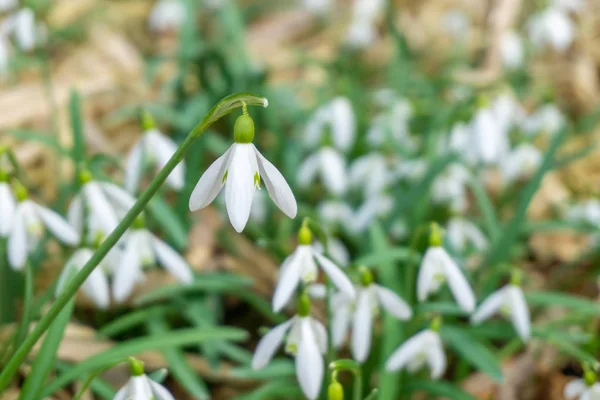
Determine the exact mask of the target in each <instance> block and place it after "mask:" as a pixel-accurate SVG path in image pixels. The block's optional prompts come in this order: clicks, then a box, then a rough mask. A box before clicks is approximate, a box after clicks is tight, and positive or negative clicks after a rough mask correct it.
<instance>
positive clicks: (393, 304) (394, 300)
mask: <svg viewBox="0 0 600 400" xmlns="http://www.w3.org/2000/svg"><path fill="white" fill-rule="evenodd" d="M374 286H375V293H376V294H377V298H378V299H379V302H380V303H381V306H382V307H383V308H384V309H385V310H386V311H387V312H388V313H390V314H392V315H393V316H395V317H396V318H398V319H402V320H406V319H410V318H411V317H412V311H411V309H410V307H409V306H408V304H406V302H405V301H404V300H402V299H401V298H400V296H398V295H397V294H396V293H394V292H393V291H391V290H390V289H387V288H385V287H383V286H379V285H374Z"/></svg>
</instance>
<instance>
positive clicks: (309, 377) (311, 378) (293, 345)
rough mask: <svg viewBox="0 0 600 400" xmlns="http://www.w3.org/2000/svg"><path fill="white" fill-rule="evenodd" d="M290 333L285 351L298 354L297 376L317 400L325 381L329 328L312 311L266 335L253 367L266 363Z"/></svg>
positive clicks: (305, 393) (308, 395)
mask: <svg viewBox="0 0 600 400" xmlns="http://www.w3.org/2000/svg"><path fill="white" fill-rule="evenodd" d="M299 314H300V313H299ZM288 332H289V333H288ZM286 334H287V338H286V339H285V351H286V353H289V354H291V355H293V356H295V358H296V377H297V378H298V382H299V383H300V387H301V388H302V391H303V392H304V395H305V396H306V397H307V398H309V399H310V400H314V399H316V398H317V397H318V396H319V391H320V390H321V384H322V382H323V373H324V367H323V354H325V352H326V351H327V330H326V329H325V327H324V326H323V324H321V323H320V322H319V321H317V320H315V319H314V318H312V317H310V316H309V315H296V316H294V317H293V318H291V319H290V320H288V321H287V322H284V323H283V324H280V325H277V326H275V327H274V328H273V329H271V330H270V331H269V332H268V333H267V334H266V335H265V336H263V338H262V339H261V340H260V342H258V345H257V346H256V350H255V351H254V356H253V357H252V368H253V369H255V370H258V369H261V368H263V367H265V366H266V365H267V364H268V363H269V361H271V359H272V358H273V355H274V354H275V352H276V351H277V349H278V348H279V347H280V346H281V344H282V343H283V341H284V338H285V336H286Z"/></svg>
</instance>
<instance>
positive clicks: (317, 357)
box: [296, 317, 324, 400]
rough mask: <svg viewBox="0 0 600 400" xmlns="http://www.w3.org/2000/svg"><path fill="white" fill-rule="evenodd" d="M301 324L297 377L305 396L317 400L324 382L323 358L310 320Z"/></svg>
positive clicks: (304, 319) (303, 320)
mask: <svg viewBox="0 0 600 400" xmlns="http://www.w3.org/2000/svg"><path fill="white" fill-rule="evenodd" d="M300 324H301V325H300V335H301V340H300V343H299V344H298V354H297V356H296V376H297V378H298V383H300V387H301V388H302V391H303V392H304V395H305V396H306V397H307V398H308V399H310V400H315V399H316V398H317V397H318V396H319V392H320V391H321V384H322V382H323V372H324V368H323V358H322V356H321V353H320V351H319V347H318V345H317V341H316V338H315V335H314V331H313V329H312V327H311V325H310V318H306V317H305V318H302V321H301V322H300Z"/></svg>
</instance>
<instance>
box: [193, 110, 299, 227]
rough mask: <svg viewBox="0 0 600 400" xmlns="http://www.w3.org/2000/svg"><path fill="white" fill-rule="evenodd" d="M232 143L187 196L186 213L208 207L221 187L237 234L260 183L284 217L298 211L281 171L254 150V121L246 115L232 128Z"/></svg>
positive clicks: (248, 216) (242, 225) (293, 214)
mask: <svg viewBox="0 0 600 400" xmlns="http://www.w3.org/2000/svg"><path fill="white" fill-rule="evenodd" d="M234 138H235V143H234V144H232V145H231V147H229V149H228V150H227V151H226V152H225V154H223V155H222V156H221V157H219V158H218V159H217V160H216V161H215V162H213V163H212V165H211V166H210V167H209V168H208V169H207V170H206V172H204V174H203V175H202V176H201V177H200V180H199V181H198V183H197V184H196V187H195V188H194V191H193V192H192V195H191V196H190V202H189V206H190V210H192V211H196V210H199V209H201V208H204V207H206V206H207V205H209V204H210V203H211V202H212V201H213V200H214V199H215V197H217V195H218V194H219V192H220V191H221V188H222V187H223V186H225V204H226V207H227V214H228V215H229V221H230V222H231V225H233V228H234V229H235V230H236V231H237V232H241V231H243V230H244V227H245V226H246V223H247V222H248V219H249V218H250V211H251V209H252V200H253V198H254V193H255V191H256V189H260V183H261V181H263V182H264V183H265V186H266V187H267V192H269V195H270V196H271V198H272V199H273V201H274V202H275V204H276V205H277V207H279V209H280V210H281V211H283V212H284V213H285V214H286V215H287V216H288V217H290V218H294V217H295V216H296V212H297V210H298V206H297V204H296V199H295V198H294V194H293V193H292V190H291V189H290V187H289V185H288V184H287V182H286V181H285V178H284V177H283V175H281V172H279V171H278V170H277V168H276V167H275V166H274V165H273V164H271V163H270V162H269V161H268V160H267V159H266V158H265V157H263V155H262V154H260V152H259V151H258V150H257V149H256V147H254V144H252V140H253V139H254V122H253V121H252V119H251V118H250V116H248V115H241V116H240V117H238V119H237V121H236V123H235V128H234Z"/></svg>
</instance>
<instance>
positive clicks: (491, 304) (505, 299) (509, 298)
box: [471, 284, 531, 342]
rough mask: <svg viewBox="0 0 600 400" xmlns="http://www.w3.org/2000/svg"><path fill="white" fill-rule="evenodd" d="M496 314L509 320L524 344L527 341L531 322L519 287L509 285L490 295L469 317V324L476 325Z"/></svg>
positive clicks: (529, 335)
mask: <svg viewBox="0 0 600 400" xmlns="http://www.w3.org/2000/svg"><path fill="white" fill-rule="evenodd" d="M498 312H499V313H500V314H502V315H504V316H506V317H508V318H510V320H511V321H512V324H513V326H514V327H515V330H516V331H517V333H518V334H519V337H520V338H521V340H523V341H524V342H526V341H528V340H529V338H530V337H531V320H530V317H529V309H528V308H527V303H526V301H525V296H524V295H523V290H521V287H520V286H518V285H514V284H509V285H506V286H504V287H503V288H501V289H499V290H497V291H495V292H494V293H492V294H491V295H490V296H489V297H488V298H487V299H485V300H484V301H483V303H481V305H480V306H479V308H478V309H477V311H475V313H474V314H473V315H472V316H471V322H472V323H474V324H478V323H480V322H482V321H485V320H486V319H488V318H490V317H491V316H492V315H494V314H495V313H498Z"/></svg>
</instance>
